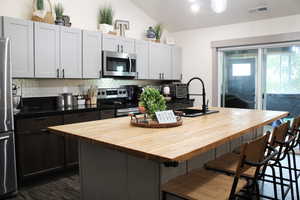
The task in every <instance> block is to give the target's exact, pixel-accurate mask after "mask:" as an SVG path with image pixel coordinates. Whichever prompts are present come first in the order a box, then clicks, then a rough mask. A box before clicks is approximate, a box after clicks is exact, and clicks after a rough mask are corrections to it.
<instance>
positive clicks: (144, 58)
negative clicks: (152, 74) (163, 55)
mask: <svg viewBox="0 0 300 200" xmlns="http://www.w3.org/2000/svg"><path fill="white" fill-rule="evenodd" d="M135 48H136V55H137V60H136V67H137V79H149V42H145V41H136V44H135Z"/></svg>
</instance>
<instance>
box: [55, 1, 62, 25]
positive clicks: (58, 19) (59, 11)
mask: <svg viewBox="0 0 300 200" xmlns="http://www.w3.org/2000/svg"><path fill="white" fill-rule="evenodd" d="M54 10H55V15H56V20H55V24H57V25H62V26H63V25H64V20H63V14H64V7H63V5H62V4H61V3H58V4H56V5H55V7H54Z"/></svg>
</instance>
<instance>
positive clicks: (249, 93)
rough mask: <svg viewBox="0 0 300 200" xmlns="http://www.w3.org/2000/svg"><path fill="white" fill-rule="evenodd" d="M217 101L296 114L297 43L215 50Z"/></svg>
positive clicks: (299, 84) (299, 104)
mask: <svg viewBox="0 0 300 200" xmlns="http://www.w3.org/2000/svg"><path fill="white" fill-rule="evenodd" d="M219 72H220V73H221V75H219V79H221V81H220V83H221V84H220V86H219V89H220V91H221V92H220V99H219V100H220V101H219V103H220V105H221V106H223V107H235V108H249V109H253V108H257V109H267V110H280V111H289V112H290V113H291V116H296V115H300V45H299V44H297V43H293V44H276V45H268V46H266V45H265V46H257V47H251V48H250V47H248V49H247V48H244V47H237V48H232V49H220V50H219Z"/></svg>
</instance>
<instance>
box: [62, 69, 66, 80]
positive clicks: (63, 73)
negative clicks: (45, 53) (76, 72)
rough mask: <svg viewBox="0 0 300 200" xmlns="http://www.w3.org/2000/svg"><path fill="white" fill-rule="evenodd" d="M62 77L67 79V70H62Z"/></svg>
mask: <svg viewBox="0 0 300 200" xmlns="http://www.w3.org/2000/svg"><path fill="white" fill-rule="evenodd" d="M62 77H63V78H65V69H62Z"/></svg>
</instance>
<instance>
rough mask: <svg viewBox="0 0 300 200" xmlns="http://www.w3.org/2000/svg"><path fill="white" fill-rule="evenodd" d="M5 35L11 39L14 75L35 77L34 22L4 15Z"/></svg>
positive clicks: (16, 76) (15, 76)
mask: <svg viewBox="0 0 300 200" xmlns="http://www.w3.org/2000/svg"><path fill="white" fill-rule="evenodd" d="M3 36H4V37H8V38H10V40H11V58H12V59H11V63H12V76H13V77H14V78H33V77H34V62H33V22H32V21H28V20H21V19H14V18H10V17H3Z"/></svg>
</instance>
